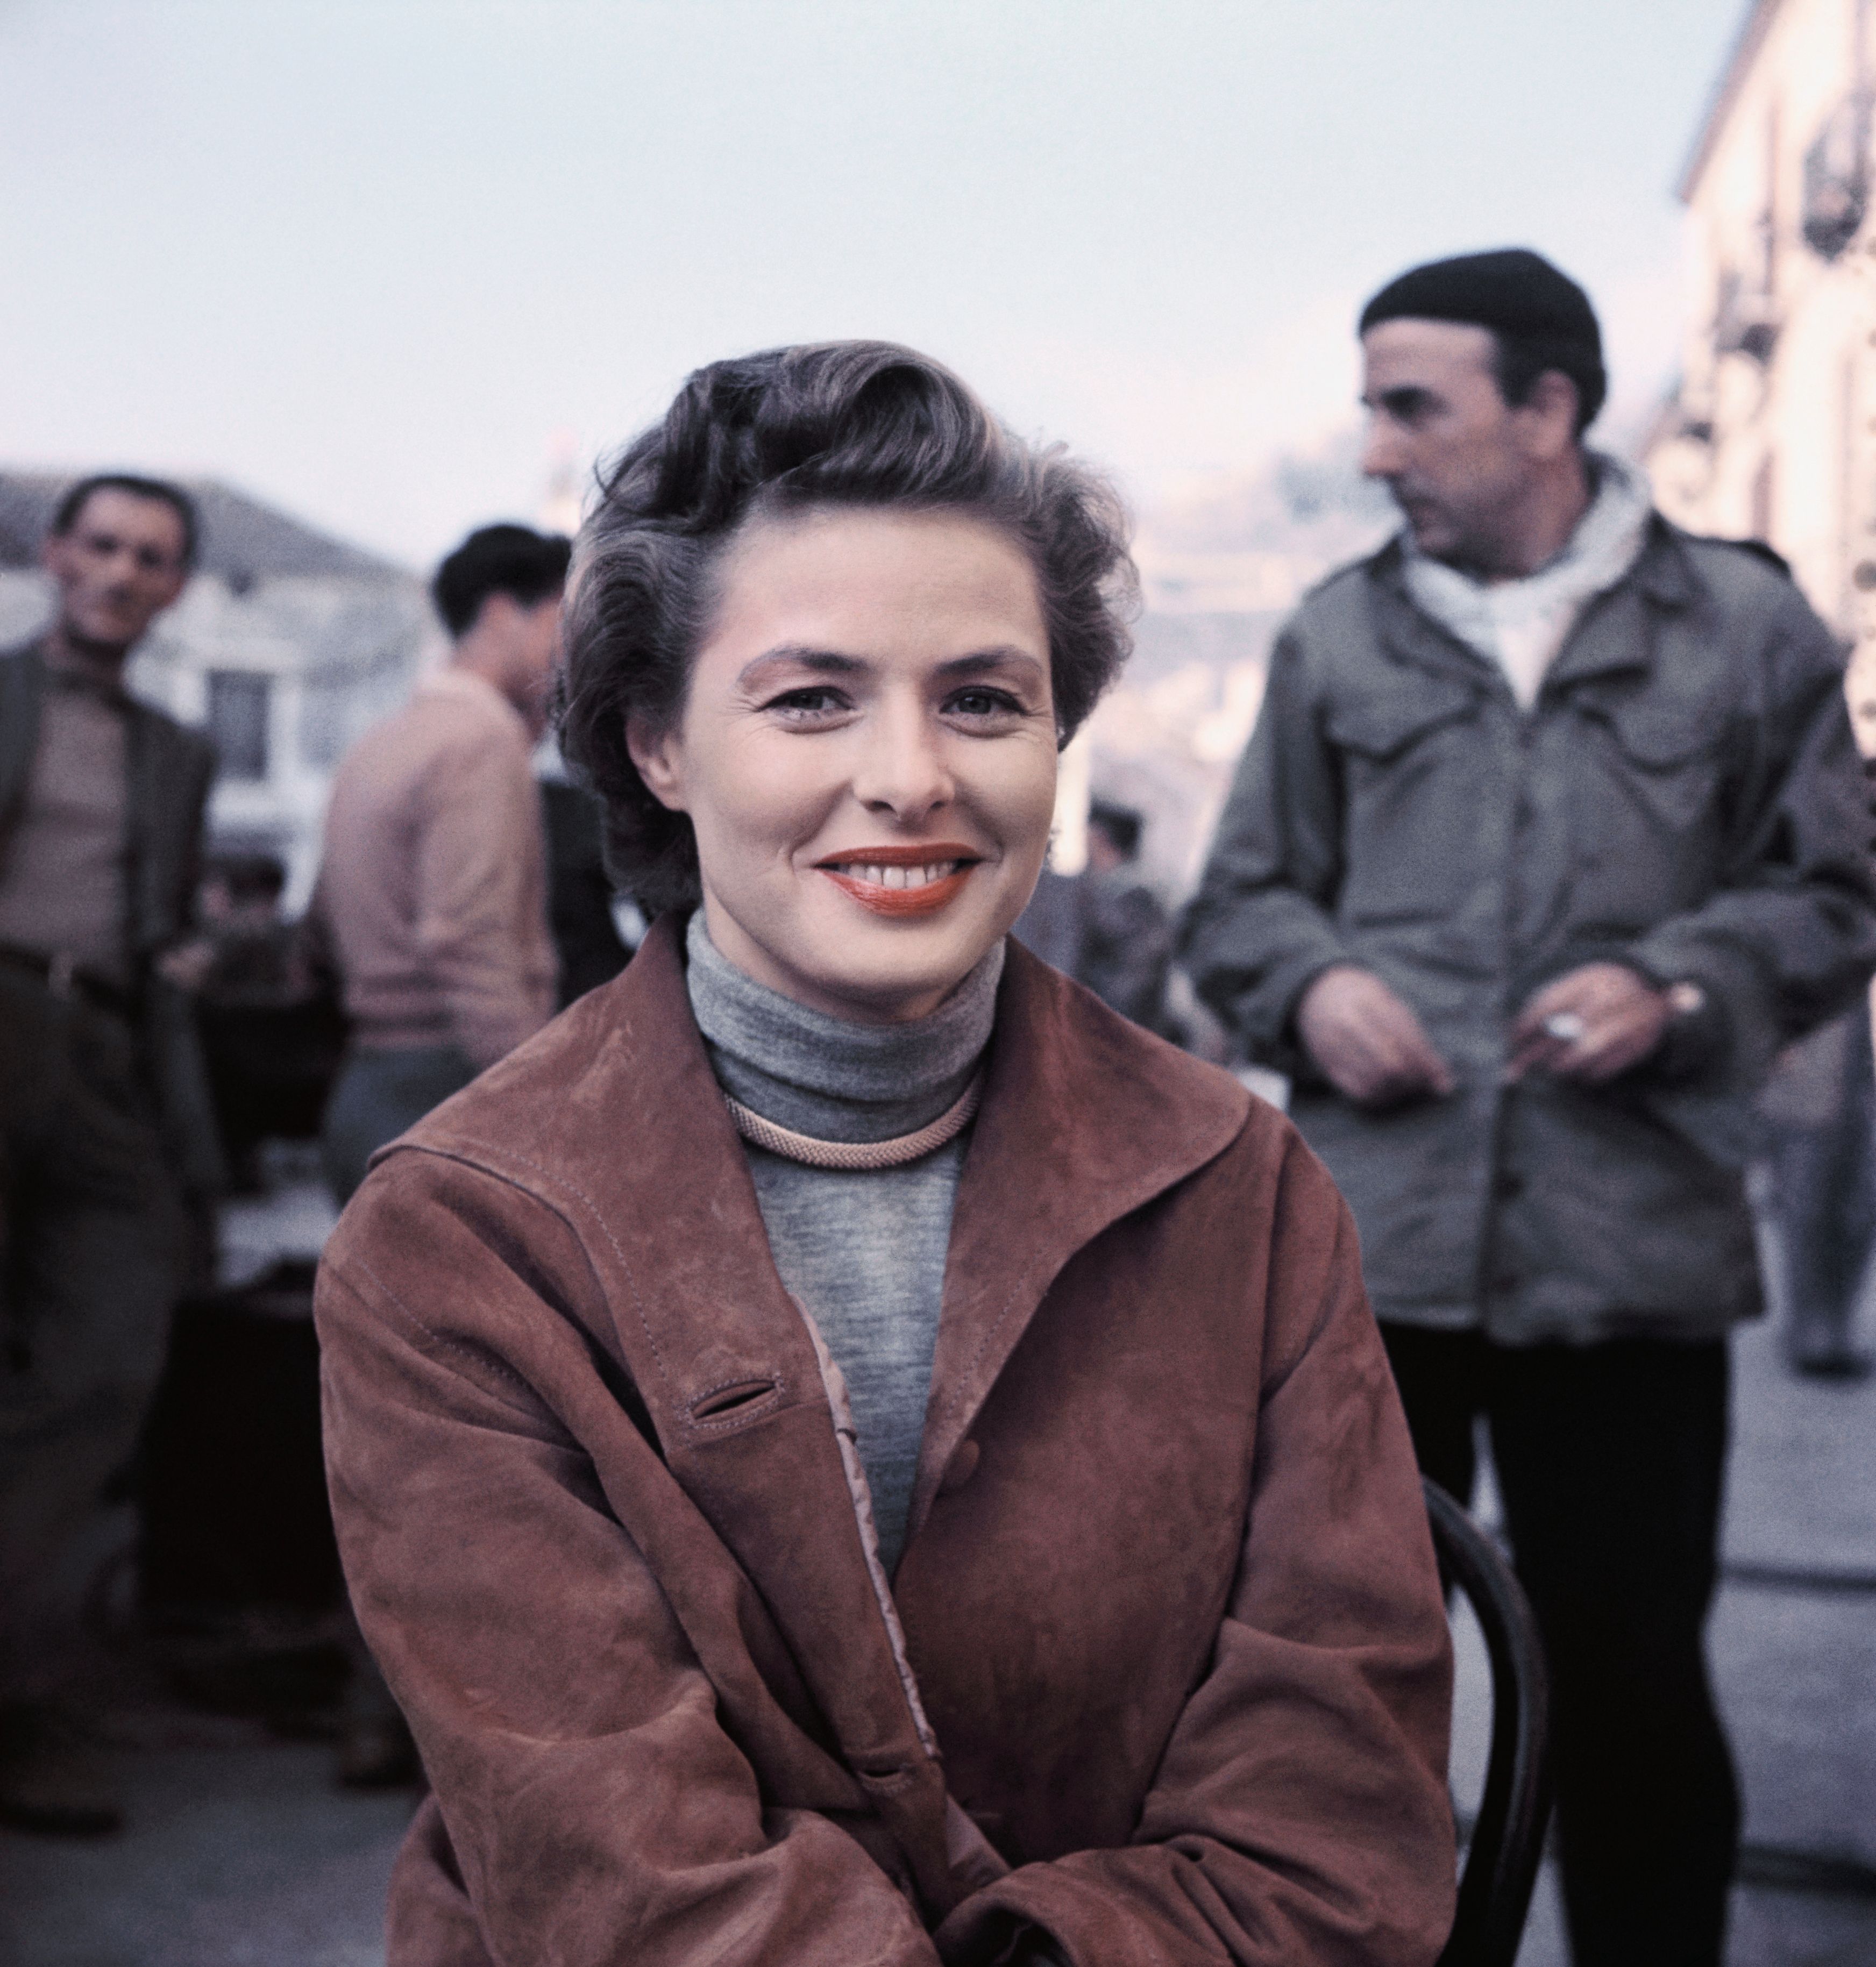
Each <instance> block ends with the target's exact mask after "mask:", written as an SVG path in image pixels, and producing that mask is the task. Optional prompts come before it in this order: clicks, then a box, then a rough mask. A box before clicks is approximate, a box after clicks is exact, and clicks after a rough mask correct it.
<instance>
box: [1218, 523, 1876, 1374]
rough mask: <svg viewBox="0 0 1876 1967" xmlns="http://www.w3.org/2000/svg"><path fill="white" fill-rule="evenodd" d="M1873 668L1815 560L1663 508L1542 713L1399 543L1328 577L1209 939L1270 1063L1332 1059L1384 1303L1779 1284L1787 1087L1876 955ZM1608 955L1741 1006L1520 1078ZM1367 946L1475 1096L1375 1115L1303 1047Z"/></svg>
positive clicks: (1568, 651) (1754, 1291)
mask: <svg viewBox="0 0 1876 1967" xmlns="http://www.w3.org/2000/svg"><path fill="white" fill-rule="evenodd" d="M1867 835H1868V812H1867V808H1866V806H1865V789H1864V784H1863V780H1862V776H1861V771H1860V770H1859V767H1858V760H1857V756H1856V752H1855V747H1854V744H1853V743H1852V738H1851V734H1850V726H1849V717H1848V714H1847V712H1846V711H1845V706H1844V702H1843V693H1842V657H1841V654H1840V652H1839V649H1838V648H1837V646H1836V643H1835V642H1834V641H1833V640H1832V637H1831V635H1830V634H1829V631H1828V630H1827V629H1826V628H1825V626H1824V625H1823V623H1822V622H1820V621H1819V619H1817V617H1816V615H1814V614H1813V612H1811V610H1810V608H1809V607H1807V606H1806V604H1805V602H1804V601H1803V599H1802V597H1801V596H1800V594H1799V593H1798V590H1797V588H1796V586H1794V584H1793V583H1792V582H1791V581H1790V579H1789V578H1788V577H1786V576H1785V575H1784V573H1781V571H1780V570H1778V569H1777V567H1775V566H1774V565H1773V564H1771V563H1770V562H1769V561H1768V559H1767V558H1766V557H1764V556H1762V555H1761V554H1759V553H1758V552H1757V551H1754V550H1752V549H1750V548H1747V547H1740V546H1736V545H1734V544H1729V543H1726V542H1721V541H1711V540H1703V539H1697V538H1692V537H1690V535H1687V534H1684V533H1682V532H1680V531H1677V529H1675V528H1673V527H1671V526H1670V525H1668V524H1667V522H1665V521H1664V520H1663V519H1661V518H1659V517H1658V516H1657V517H1656V518H1654V521H1653V522H1651V527H1650V531H1649V533H1648V538H1647V539H1646V541H1645V544H1644V546H1643V547H1642V551H1641V554H1640V555H1639V557H1638V559H1637V560H1636V563H1635V566H1634V567H1633V568H1632V569H1631V570H1630V571H1629V573H1628V575H1627V576H1626V577H1625V578H1624V579H1623V580H1622V581H1621V582H1620V583H1619V584H1618V585H1617V586H1616V587H1614V588H1612V589H1610V590H1609V591H1608V592H1607V593H1604V594H1603V595H1601V596H1599V597H1597V598H1596V599H1595V600H1593V602H1590V604H1589V606H1587V608H1586V609H1585V610H1584V612H1583V615H1582V617H1581V618H1580V620H1579V622H1577V626H1576V628H1575V629H1574V631H1573V633H1572V634H1571V635H1570V638H1569V639H1568V641H1567V642H1566V643H1565V644H1564V648H1563V649H1562V651H1561V652H1560V654H1558V656H1557V660H1556V661H1555V663H1554V664H1553V665H1552V667H1551V670H1550V672H1549V673H1548V676H1547V677H1546V678H1545V680H1544V686H1543V689H1542V691H1541V694H1540V696H1539V697H1538V701H1537V702H1536V703H1535V706H1533V707H1532V709H1531V710H1530V711H1528V712H1524V711H1522V710H1520V709H1519V706H1518V705H1517V703H1516V702H1515V699H1514V698H1513V697H1512V693H1511V691H1510V689H1509V686H1508V685H1507V683H1506V680H1505V679H1504V677H1503V676H1502V673H1500V672H1499V669H1498V668H1497V667H1496V664H1493V663H1491V662H1489V661H1486V659H1485V658H1483V657H1480V656H1479V655H1477V654H1475V653H1474V652H1473V651H1471V650H1470V649H1469V648H1466V647H1465V646H1464V644H1461V643H1460V642H1459V641H1457V640H1455V639H1454V638H1453V637H1452V636H1451V635H1448V634H1447V632H1446V631H1444V629H1442V628H1440V627H1438V625H1435V624H1434V622H1432V621H1431V619H1429V618H1428V617H1427V616H1426V615H1424V614H1422V612H1420V611H1419V610H1418V609H1417V608H1416V607H1415V606H1414V604H1413V603H1412V602H1411V601H1410V600H1409V598H1408V595H1407V592H1406V588H1405V583H1404V580H1403V579H1402V557H1401V550H1400V547H1399V544H1398V543H1391V544H1389V545H1388V546H1386V547H1383V549H1382V550H1381V551H1380V552H1379V553H1378V554H1376V555H1374V556H1373V557H1372V558H1371V559H1369V560H1366V561H1363V562H1362V563H1360V564H1357V565H1356V566H1354V567H1349V568H1347V569H1345V570H1343V571H1342V572H1341V573H1337V574H1336V575H1334V576H1333V577H1331V578H1330V579H1329V580H1327V581H1326V582H1325V583H1323V584H1322V586H1320V587H1319V588H1318V589H1315V591H1314V592H1313V593H1312V594H1311V595H1310V596H1308V597H1307V598H1306V599H1305V601H1304V602H1303V604H1302V607H1301V608H1300V609H1299V611H1298V612H1297V613H1296V615H1295V617H1294V618H1293V619H1292V621H1291V622H1290V623H1289V625H1288V626H1287V627H1286V629H1285V631H1284V632H1283V633H1282V636H1281V637H1280V638H1279V641H1278V642H1277V644H1276V648H1275V650H1274V651H1273V655H1272V658H1271V667H1270V684H1269V690H1268V694H1267V695H1266V699H1265V701H1264V706H1263V712H1262V713H1261V715H1260V719H1259V721H1258V724H1257V729H1256V731H1255V732H1254V733H1253V736H1252V738H1251V741H1250V745H1249V747H1248V748H1247V750H1246V751H1245V754H1244V758H1243V760H1242V761H1241V763H1240V766H1239V767H1238V771H1237V779H1236V781H1235V783H1234V787H1233V790H1232V792H1231V799H1230V802H1229V803H1228V805H1227V807H1226V809H1225V812H1224V818H1223V819H1222V821H1221V823H1220V825H1219V828H1218V838H1217V839H1216V841H1215V843H1214V845H1213V848H1212V851H1211V859H1210V861H1209V864H1208V866H1207V867H1206V870H1205V875H1204V877H1203V880H1202V883H1201V885H1200V887H1199V890H1198V894H1197V896H1195V899H1194V900H1193V903H1192V906H1191V908H1190V909H1189V912H1188V915H1187V917H1186V919H1185V925H1184V931H1183V942H1184V948H1185V960H1186V962H1187V964H1188V966H1189V969H1190V971H1191V973H1192V977H1193V980H1194V982H1195V984H1196V985H1197V987H1198V991H1199V993H1200V994H1201V996H1203V997H1204V998H1205V1000H1206V1001H1207V1002H1208V1003H1210V1004H1211V1006H1212V1007H1213V1008H1214V1009H1215V1010H1216V1011H1217V1012H1218V1014H1219V1016H1221V1017H1222V1018H1223V1019H1224V1020H1225V1021H1226V1022H1227V1024H1228V1025H1230V1026H1231V1028H1232V1029H1234V1031H1235V1032H1237V1034H1238V1035H1240V1038H1242V1040H1243V1041H1244V1043H1245V1045H1246V1046H1247V1048H1248V1050H1249V1051H1250V1055H1252V1057H1253V1058H1256V1059H1257V1060H1259V1061H1262V1062H1263V1063H1266V1064H1274V1065H1276V1066H1277V1067H1279V1068H1280V1069H1282V1070H1285V1071H1289V1072H1291V1073H1292V1074H1295V1075H1296V1084H1295V1093H1294V1098H1293V1103H1292V1109H1291V1110H1292V1114H1293V1116H1294V1117H1295V1120H1296V1122H1297V1124H1298V1126H1299V1127H1300V1129H1302V1133H1303V1135H1304V1137H1305V1139H1307V1140H1308V1142H1309V1144H1310V1145H1312V1147H1313V1148H1315V1150H1316V1151H1317V1152H1318V1154H1319V1155H1321V1157H1322V1158H1323V1160H1324V1161H1325V1162H1326V1163H1327V1164H1328V1168H1329V1170H1330V1171H1331V1174H1334V1177H1335V1178H1336V1180H1337V1182H1338V1183H1339V1184H1341V1187H1342V1190H1343V1191H1344V1193H1345V1194H1346V1195H1347V1197H1348V1199H1349V1200H1350V1203H1352V1205H1353V1206H1354V1212H1355V1216H1356V1219H1357V1223H1358V1224H1359V1226H1360V1231H1361V1237H1362V1243H1363V1258H1364V1265H1365V1268H1366V1271H1367V1281H1368V1285H1369V1288H1370V1292H1371V1294H1372V1295H1373V1299H1374V1301H1375V1306H1376V1310H1377V1312H1378V1313H1380V1316H1383V1318H1386V1319H1397V1320H1399V1321H1401V1322H1403V1323H1409V1324H1416V1325H1422V1326H1435V1327H1462V1326H1483V1329H1485V1331H1486V1332H1487V1333H1488V1334H1489V1336H1492V1337H1493V1338H1494V1339H1497V1340H1499V1341H1501V1342H1505V1343H1508V1344H1528V1343H1532V1342H1538V1341H1541V1340H1546V1339H1564V1340H1570V1341H1577V1342H1589V1341H1593V1340H1596V1339H1605V1338H1609V1337H1615V1336H1623V1335H1635V1336H1670V1337H1681V1338H1690V1339H1692V1338H1700V1337H1706V1336H1712V1335H1714V1334H1716V1333H1718V1332H1721V1331H1723V1330H1724V1329H1725V1328H1726V1326H1727V1325H1728V1324H1729V1323H1731V1322H1732V1320H1733V1319H1736V1318H1739V1317H1741V1316H1746V1315H1748V1314H1750V1313H1752V1312H1755V1311H1756V1310H1758V1304H1759V1298H1758V1276H1757V1271H1756V1267H1755V1263H1754V1258H1753V1248H1752V1239H1751V1226H1750V1223H1749V1220H1748V1216H1747V1213H1746V1210H1745V1204H1744V1200H1743V1195H1742V1177H1741V1166H1742V1162H1743V1161H1744V1160H1745V1158H1746V1156H1747V1155H1748V1153H1749V1151H1750V1149H1751V1144H1752V1139H1753V1134H1752V1116H1751V1103H1752V1100H1753V1097H1754V1095H1755V1092H1756V1090H1757V1089H1758V1085H1759V1084H1760V1082H1761V1079H1762V1078H1763V1077H1764V1073H1765V1071H1766V1068H1767V1066H1768V1064H1769V1062H1770V1061H1771V1057H1772V1055H1773V1054H1774V1051H1776V1050H1777V1048H1779V1046H1781V1045H1782V1044H1784V1042H1786V1041H1787V1039H1789V1038H1792V1037H1794V1036H1795V1035H1798V1034H1799V1033H1800V1032H1804V1031H1806V1030H1807V1029H1810V1028H1811V1027H1812V1026H1813V1025H1816V1024H1818V1023H1819V1022H1822V1021H1823V1019H1826V1018H1827V1017H1829V1016H1831V1015H1832V1013H1834V1012H1836V1011H1837V1010H1839V1009H1842V1007H1844V1006H1846V1005H1848V1004H1849V1003H1851V1002H1852V1001H1853V1000H1855V997H1856V996H1857V993H1858V991H1859V990H1861V989H1862V988H1863V987H1864V986H1865V983H1866V981H1867V980H1868V976H1869V974H1870V973H1871V969H1872V968H1873V967H1876V890H1873V889H1872V885H1871V871H1870V866H1869V861H1868V839H1867ZM1598 960H1603V961H1610V960H1612V961H1619V962H1623V963H1626V964H1629V965H1630V966H1632V967H1633V968H1635V970H1637V971H1640V972H1641V974H1644V975H1645V976H1646V977H1648V978H1650V979H1651V980H1654V981H1655V982H1657V983H1661V984H1666V983H1668V982H1672V981H1676V980H1682V979H1686V980H1690V981H1693V982H1696V983H1697V984H1700V985H1701V986H1702V987H1703V988H1704V990H1705V991H1706V994H1707V999H1708V1003H1709V1009H1708V1010H1707V1012H1706V1013H1703V1014H1702V1015H1701V1016H1699V1017H1697V1018H1696V1019H1693V1020H1690V1024H1689V1028H1688V1029H1687V1030H1686V1031H1684V1032H1680V1033H1679V1034H1677V1036H1676V1037H1674V1038H1671V1041H1670V1042H1669V1043H1668V1044H1667V1045H1665V1046H1664V1048H1662V1050H1661V1051H1660V1052H1659V1053H1658V1054H1657V1055H1655V1057H1654V1058H1651V1059H1650V1060H1648V1061H1645V1062H1644V1063H1643V1064H1641V1066H1639V1067H1636V1068H1635V1069H1634V1070H1633V1071H1631V1072H1629V1073H1628V1074H1624V1075H1622V1077H1620V1078H1619V1079H1618V1080H1615V1081H1613V1082H1612V1083H1610V1084H1608V1085H1606V1086H1604V1087H1587V1086H1581V1085H1574V1084H1569V1083H1567V1082H1565V1081H1562V1080H1554V1079H1548V1078H1544V1079H1539V1078H1536V1077H1533V1078H1532V1079H1531V1080H1527V1081H1525V1083H1523V1084H1521V1085H1519V1086H1518V1087H1506V1084H1504V1080H1503V1074H1504V1067H1505V1063H1506V1054H1507V1042H1508V1035H1509V1027H1510V1024H1511V1022H1512V1019H1513V1018H1514V1017H1515V1015H1516V1013H1517V1012H1518V1010H1519V1007H1520V1006H1522V1004H1523V1003H1524V1002H1525V1000H1526V999H1527V998H1528V996H1530V995H1531V993H1532V992H1533V991H1534V990H1536V989H1538V987H1540V986H1541V985H1542V984H1545V983H1547V982H1548V981H1550V980H1552V979H1554V978H1555V977H1558V976H1560V975H1561V974H1563V973H1564V972H1565V971H1569V970H1571V969H1574V968H1575V967H1577V965H1578V964H1583V963H1587V962H1590V961H1598ZM1337 963H1353V964H1359V965H1360V966H1362V967H1364V968H1366V969H1368V970H1370V971H1373V972H1374V973H1375V974H1376V975H1378V976H1380V977H1382V978H1383V980H1385V981H1386V983H1387V984H1389V985H1390V986H1391V987H1392V988H1393V989H1394V990H1396V991H1397V992H1398V993H1399V994H1400V995H1401V996H1402V997H1404V998H1405V1000H1406V1001H1407V1002H1408V1003H1410V1004H1411V1005H1412V1006H1413V1007H1414V1009H1415V1011H1416V1012H1417V1013H1418V1014H1419V1016H1420V1018H1421V1019H1422V1022H1424V1023H1425V1026H1426V1028H1427V1030H1428V1033H1429V1035H1431V1038H1432V1041H1433V1042H1434V1045H1436V1046H1438V1048H1439V1049H1440V1051H1441V1052H1442V1053H1443V1054H1444V1056H1445V1057H1446V1058H1447V1060H1448V1061H1450V1062H1451V1065H1452V1067H1453V1070H1454V1077H1455V1078H1456V1080H1457V1090H1455V1091H1454V1093H1451V1095H1450V1096H1448V1097H1444V1098H1431V1097H1428V1098H1425V1099H1421V1100H1414V1101H1411V1102H1409V1103H1405V1104H1404V1105H1402V1106H1397V1107H1395V1108H1393V1109H1390V1110H1388V1111H1385V1112H1374V1111H1365V1110H1362V1109H1357V1108H1356V1107H1355V1106H1352V1105H1351V1104H1350V1103H1349V1102H1347V1100H1344V1099H1343V1098H1342V1097H1341V1096H1340V1095H1339V1094H1337V1093H1335V1092H1334V1090H1332V1089H1331V1088H1330V1087H1328V1085H1327V1084H1326V1082H1325V1081H1324V1080H1322V1078H1321V1076H1320V1074H1317V1073H1315V1071H1314V1070H1313V1068H1312V1067H1311V1065H1310V1064H1309V1062H1308V1061H1307V1060H1306V1059H1304V1058H1302V1057H1301V1056H1300V1055H1299V1051H1298V1050H1297V1048H1296V1046H1295V1037H1294V1032H1293V1028H1292V1019H1293V1016H1294V1013H1295V1009H1296V1006H1297V1003H1298V1000H1299V998H1300V997H1301V996H1302V993H1303V992H1304V990H1305V988H1306V987H1308V984H1310V983H1311V981H1312V980H1313V979H1314V978H1315V977H1317V976H1318V974H1321V971H1324V970H1325V969H1327V968H1328V967H1329V966H1330V965H1331V964H1337Z"/></svg>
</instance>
